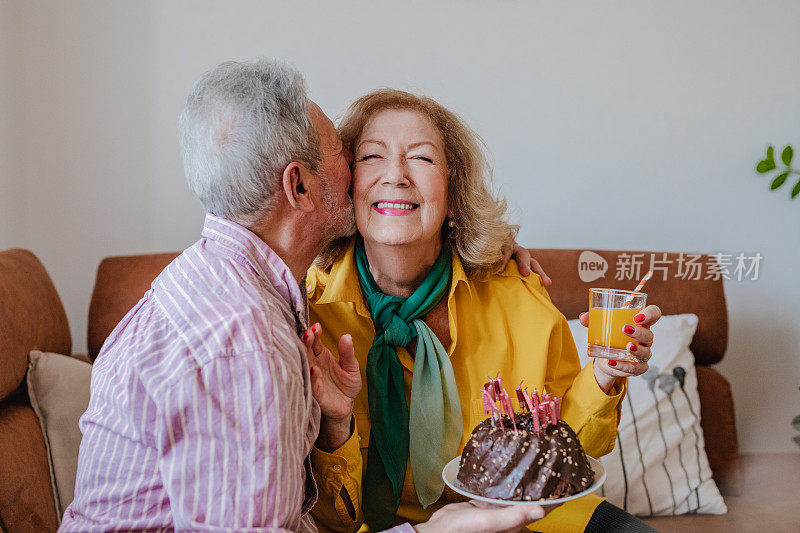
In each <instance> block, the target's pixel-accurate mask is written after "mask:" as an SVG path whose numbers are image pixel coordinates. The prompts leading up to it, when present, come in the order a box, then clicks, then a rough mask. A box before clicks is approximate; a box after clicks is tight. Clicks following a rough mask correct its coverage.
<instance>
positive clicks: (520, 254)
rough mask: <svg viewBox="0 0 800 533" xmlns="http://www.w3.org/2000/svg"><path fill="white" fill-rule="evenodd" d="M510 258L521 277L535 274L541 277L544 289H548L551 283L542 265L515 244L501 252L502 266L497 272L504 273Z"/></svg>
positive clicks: (525, 249) (524, 249)
mask: <svg viewBox="0 0 800 533" xmlns="http://www.w3.org/2000/svg"><path fill="white" fill-rule="evenodd" d="M512 258H513V259H514V260H515V261H516V262H517V269H518V270H519V273H520V274H522V275H523V276H530V275H531V272H536V273H537V274H539V275H540V276H541V277H542V283H544V286H545V287H549V286H550V284H551V283H553V282H552V281H551V280H550V278H549V277H548V276H547V274H545V272H544V269H543V268H542V265H540V264H539V261H537V260H536V259H534V258H533V256H532V255H531V253H530V252H529V251H528V249H527V248H523V247H522V246H520V245H519V244H517V243H516V242H515V243H514V246H513V247H511V248H508V249H506V250H505V251H504V252H503V265H502V266H501V267H500V269H499V270H498V272H502V271H504V270H505V269H506V267H507V266H508V262H509V261H511V259H512Z"/></svg>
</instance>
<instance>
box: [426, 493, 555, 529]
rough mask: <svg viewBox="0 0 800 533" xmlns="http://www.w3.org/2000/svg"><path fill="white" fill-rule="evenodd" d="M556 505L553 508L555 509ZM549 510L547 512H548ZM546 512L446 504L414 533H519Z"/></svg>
mask: <svg viewBox="0 0 800 533" xmlns="http://www.w3.org/2000/svg"><path fill="white" fill-rule="evenodd" d="M555 507H557V506H553V507H552V508H555ZM549 510H550V509H548V511H549ZM545 514H546V512H545V510H544V509H542V508H541V507H540V506H538V505H535V504H527V505H509V506H500V505H492V504H490V503H485V502H480V501H476V500H470V501H468V502H463V503H451V504H449V505H445V506H444V507H442V508H441V509H439V510H438V511H436V512H435V513H433V515H432V516H431V518H430V520H428V521H427V522H423V523H422V524H417V525H416V526H414V529H415V530H416V531H417V533H429V532H436V533H440V532H441V533H451V532H452V533H456V532H457V533H495V532H500V531H518V530H519V529H520V528H521V527H523V526H524V525H525V524H530V523H531V522H533V521H536V520H539V519H540V518H543V517H544V515H545Z"/></svg>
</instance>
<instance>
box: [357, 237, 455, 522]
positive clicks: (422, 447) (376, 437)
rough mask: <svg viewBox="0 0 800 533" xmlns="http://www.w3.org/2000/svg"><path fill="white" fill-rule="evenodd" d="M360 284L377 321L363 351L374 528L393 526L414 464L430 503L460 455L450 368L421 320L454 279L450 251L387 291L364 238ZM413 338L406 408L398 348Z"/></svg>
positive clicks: (368, 509)
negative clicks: (396, 290)
mask: <svg viewBox="0 0 800 533" xmlns="http://www.w3.org/2000/svg"><path fill="white" fill-rule="evenodd" d="M355 262H356V268H357V270H358V281H359V284H360V285H361V291H362V293H363V295H364V298H365V299H366V302H367V306H368V307H369V310H370V313H371V315H372V321H373V323H374V325H375V339H374V340H373V343H372V347H371V348H370V350H369V353H368V354H367V367H366V374H367V394H368V398H369V416H370V421H371V429H370V439H369V449H368V451H367V469H366V473H365V474H364V484H363V509H364V518H365V519H366V522H367V524H369V526H370V528H371V529H372V530H381V529H386V528H387V527H389V526H390V525H391V524H392V521H393V520H394V517H395V514H396V513H397V508H398V506H399V505H400V496H401V494H402V492H403V484H404V482H405V475H406V466H407V463H408V462H410V464H411V472H412V475H413V476H414V485H415V487H416V490H417V497H418V498H419V501H420V503H421V504H422V506H423V507H427V506H428V505H430V504H432V503H433V502H435V501H436V500H438V499H439V496H441V494H442V490H443V489H444V481H442V469H443V468H444V465H445V464H447V462H448V461H449V460H450V459H452V458H453V457H455V456H456V455H457V453H458V445H459V443H460V442H461V434H462V429H463V422H462V419H461V404H460V400H459V397H458V388H457V386H456V380H455V375H454V374H453V367H452V366H451V365H450V358H449V357H448V355H447V350H445V348H444V346H442V343H441V342H439V339H437V338H436V335H434V333H433V331H431V329H430V327H428V325H427V324H426V323H425V322H424V320H423V319H424V317H425V315H427V314H428V313H429V312H430V311H431V309H433V308H434V307H436V304H438V303H439V301H440V300H441V299H442V298H443V297H444V296H445V295H446V294H447V289H448V287H449V285H450V280H451V278H452V276H453V262H452V256H451V254H450V251H449V250H446V249H444V248H443V249H442V251H441V253H440V254H439V257H438V259H437V260H436V262H435V263H434V265H433V268H432V269H431V271H430V272H429V273H428V276H427V277H426V278H425V280H424V281H423V282H422V285H420V286H419V287H418V288H417V290H416V291H414V294H412V295H411V296H409V297H408V298H402V297H399V296H387V295H386V294H383V293H382V292H381V291H380V288H379V287H378V285H377V284H376V283H375V280H374V279H373V278H372V274H371V273H370V271H369V263H368V262H367V255H366V252H365V251H364V242H363V240H362V239H361V238H360V237H358V238H357V239H356V244H355ZM414 337H416V338H417V346H416V351H415V354H414V376H413V379H412V382H411V409H410V410H409V408H408V406H407V405H406V396H405V392H404V391H403V365H402V364H401V363H400V360H399V359H398V357H397V351H396V347H397V346H406V345H408V344H409V343H410V342H411V340H412V339H413V338H414Z"/></svg>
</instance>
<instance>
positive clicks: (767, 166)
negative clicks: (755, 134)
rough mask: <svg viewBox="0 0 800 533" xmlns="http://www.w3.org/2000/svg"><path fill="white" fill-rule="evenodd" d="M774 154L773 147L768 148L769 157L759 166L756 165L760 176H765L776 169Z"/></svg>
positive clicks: (760, 162) (759, 163)
mask: <svg viewBox="0 0 800 533" xmlns="http://www.w3.org/2000/svg"><path fill="white" fill-rule="evenodd" d="M774 152H775V150H774V148H772V146H768V147H767V157H765V158H764V159H762V160H761V161H759V162H758V165H756V171H758V173H759V174H764V173H766V172H769V171H770V170H773V169H774V168H775V153H774Z"/></svg>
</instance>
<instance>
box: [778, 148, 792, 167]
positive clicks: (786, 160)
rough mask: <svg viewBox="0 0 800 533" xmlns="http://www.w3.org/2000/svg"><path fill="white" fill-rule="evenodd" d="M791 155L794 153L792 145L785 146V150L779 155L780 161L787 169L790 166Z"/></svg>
mask: <svg viewBox="0 0 800 533" xmlns="http://www.w3.org/2000/svg"><path fill="white" fill-rule="evenodd" d="M793 155H794V151H793V150H792V145H791V144H787V145H786V148H784V149H783V152H782V153H781V161H783V164H784V165H786V166H787V167H788V166H789V165H791V164H792V156H793Z"/></svg>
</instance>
